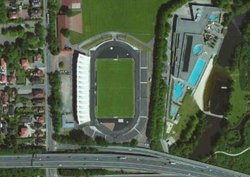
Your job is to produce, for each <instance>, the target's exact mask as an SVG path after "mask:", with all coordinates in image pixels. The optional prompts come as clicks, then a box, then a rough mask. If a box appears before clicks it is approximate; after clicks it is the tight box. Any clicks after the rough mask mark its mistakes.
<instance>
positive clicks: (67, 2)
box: [61, 0, 81, 6]
mask: <svg viewBox="0 0 250 177" xmlns="http://www.w3.org/2000/svg"><path fill="white" fill-rule="evenodd" d="M74 3H81V0H62V1H61V5H62V6H70V5H71V4H74Z"/></svg>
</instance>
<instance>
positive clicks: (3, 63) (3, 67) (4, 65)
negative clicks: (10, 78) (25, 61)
mask: <svg viewBox="0 0 250 177" xmlns="http://www.w3.org/2000/svg"><path fill="white" fill-rule="evenodd" d="M0 66H1V69H4V70H6V68H7V64H6V62H5V60H4V58H1V60H0Z"/></svg>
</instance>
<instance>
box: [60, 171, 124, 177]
mask: <svg viewBox="0 0 250 177" xmlns="http://www.w3.org/2000/svg"><path fill="white" fill-rule="evenodd" d="M58 174H59V175H61V176H74V177H80V176H86V177H88V176H94V175H113V174H128V173H127V172H124V171H123V170H120V171H110V170H105V169H86V170H78V169H58Z"/></svg>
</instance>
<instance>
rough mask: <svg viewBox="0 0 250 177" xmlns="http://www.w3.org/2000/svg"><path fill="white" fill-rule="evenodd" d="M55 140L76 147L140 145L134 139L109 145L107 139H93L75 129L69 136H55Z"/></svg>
mask: <svg viewBox="0 0 250 177" xmlns="http://www.w3.org/2000/svg"><path fill="white" fill-rule="evenodd" d="M53 139H54V140H56V141H57V142H59V143H62V144H76V145H99V146H110V145H123V146H130V147H135V146H136V145H137V144H138V141H137V140H136V139H132V140H131V141H130V142H125V143H123V144H115V143H109V142H107V141H106V140H105V138H103V137H101V136H96V137H95V138H91V137H89V136H88V135H86V134H85V133H84V131H82V130H77V129H73V130H71V131H70V132H69V133H68V134H64V135H62V134H56V133H55V134H53Z"/></svg>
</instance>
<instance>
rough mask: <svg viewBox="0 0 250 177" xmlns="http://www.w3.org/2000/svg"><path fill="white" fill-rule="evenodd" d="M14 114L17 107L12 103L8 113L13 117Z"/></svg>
mask: <svg viewBox="0 0 250 177" xmlns="http://www.w3.org/2000/svg"><path fill="white" fill-rule="evenodd" d="M14 114H15V107H14V105H12V104H11V105H9V106H8V115H9V116H10V117H12V116H14Z"/></svg>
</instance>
